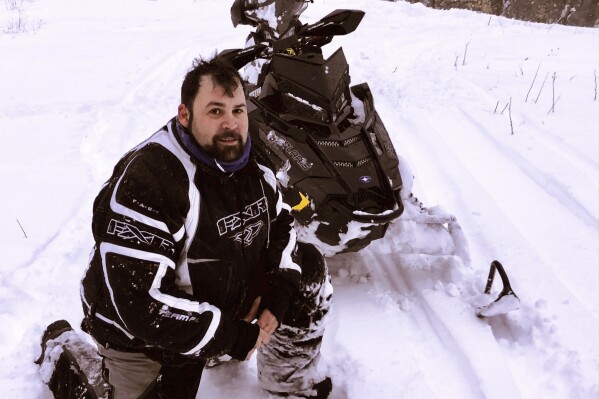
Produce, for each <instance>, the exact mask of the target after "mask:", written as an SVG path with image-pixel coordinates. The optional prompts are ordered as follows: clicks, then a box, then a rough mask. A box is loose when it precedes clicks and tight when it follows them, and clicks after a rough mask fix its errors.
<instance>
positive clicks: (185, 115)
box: [177, 104, 189, 129]
mask: <svg viewBox="0 0 599 399" xmlns="http://www.w3.org/2000/svg"><path fill="white" fill-rule="evenodd" d="M177 116H178V117H179V123H180V124H181V125H183V127H184V128H186V129H189V110H188V109H187V107H186V106H185V104H179V108H178V109H177Z"/></svg>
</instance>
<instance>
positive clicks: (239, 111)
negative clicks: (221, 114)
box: [233, 108, 245, 114]
mask: <svg viewBox="0 0 599 399" xmlns="http://www.w3.org/2000/svg"><path fill="white" fill-rule="evenodd" d="M233 112H235V113H236V114H243V113H244V112H245V109H243V108H236V109H234V110H233Z"/></svg>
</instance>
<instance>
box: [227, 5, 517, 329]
mask: <svg viewBox="0 0 599 399" xmlns="http://www.w3.org/2000/svg"><path fill="white" fill-rule="evenodd" d="M310 2H312V1H311V0H310ZM307 6H308V1H300V0H236V1H235V2H234V4H233V6H232V8H231V18H232V22H233V25H234V26H237V25H239V24H245V25H251V26H253V27H255V28H256V30H255V31H254V32H251V33H250V35H249V37H248V40H247V42H246V48H244V49H234V50H224V51H222V52H221V53H220V54H219V56H220V57H223V58H224V59H226V60H227V61H229V62H231V63H232V64H233V66H234V67H235V68H237V69H241V68H245V70H244V74H245V77H246V79H247V81H248V84H247V87H246V88H247V92H248V112H249V114H248V117H249V122H250V134H251V139H252V146H253V148H254V149H255V153H256V155H257V156H258V157H259V158H260V160H261V161H262V162H264V163H266V164H268V165H269V166H271V168H273V170H276V171H278V173H277V178H278V180H279V183H280V184H281V186H282V191H283V195H284V197H285V199H286V202H287V203H289V204H292V205H294V206H293V208H292V210H293V212H292V213H293V215H294V216H295V218H296V220H297V221H298V222H299V223H300V225H301V226H300V228H299V229H298V230H299V237H300V239H303V240H308V241H310V242H312V243H313V244H315V245H316V246H317V247H318V248H319V249H320V250H321V251H322V252H323V253H324V254H325V255H326V256H333V255H335V254H338V253H343V252H356V251H359V250H360V249H362V248H364V247H366V246H367V245H369V244H370V243H371V242H372V241H373V240H377V239H380V238H382V237H383V236H384V235H385V232H386V230H387V227H388V226H389V224H390V223H391V222H393V221H394V220H396V219H397V218H399V217H400V216H401V215H402V213H403V212H404V203H405V206H407V207H409V208H410V211H409V212H407V213H408V215H406V216H407V217H405V218H404V219H413V220H416V219H417V220H419V221H420V222H421V223H422V224H423V225H429V226H430V225H437V226H443V225H445V226H448V227H447V228H446V230H447V231H449V234H450V235H456V237H454V240H455V241H456V243H463V244H462V246H463V247H465V245H466V244H465V242H466V240H465V237H462V234H461V228H460V227H459V224H458V223H457V220H456V218H455V217H454V216H452V215H449V214H447V213H445V212H444V211H442V212H441V214H439V213H438V209H435V210H434V211H432V212H431V211H430V210H429V209H427V208H426V207H424V206H423V205H422V203H420V202H419V201H418V199H417V198H416V197H414V196H413V194H412V193H411V185H412V182H411V180H412V175H411V170H410V169H409V166H407V165H406V164H405V161H404V160H403V159H402V158H401V157H400V156H399V155H398V154H397V153H396V151H395V149H394V147H393V143H392V141H391V138H390V136H389V134H388V132H387V129H386V128H385V126H384V124H383V122H382V120H381V118H380V116H379V114H378V113H377V111H376V109H375V107H374V101H373V96H372V93H371V91H370V89H369V87H368V84H367V83H361V84H357V85H353V86H350V81H351V78H350V75H349V66H348V64H347V60H346V59H345V56H344V54H343V49H342V48H338V49H337V50H336V51H334V52H333V53H332V54H331V55H330V56H329V57H328V58H325V57H324V56H323V51H322V48H323V46H325V45H326V44H329V43H331V41H332V40H333V38H334V37H335V36H338V35H346V34H349V33H352V32H354V31H355V30H356V28H357V27H358V25H359V24H360V22H361V21H362V18H363V17H364V15H365V13H364V12H363V11H360V10H347V9H338V10H335V11H333V12H331V13H330V14H328V15H326V16H325V17H324V18H322V19H320V20H319V21H317V22H315V23H313V24H302V23H301V22H300V20H299V16H300V15H301V14H302V13H303V11H304V10H305V9H306V7H307ZM435 208H438V207H435ZM414 209H415V211H414ZM414 213H415V217H411V216H410V214H412V215H414ZM423 221H424V222H423ZM450 225H451V226H450ZM352 227H357V228H358V229H360V230H361V234H356V233H355V231H353V232H352V234H347V233H348V231H349V229H350V228H352ZM354 230H355V229H354ZM346 235H347V236H348V237H349V239H345V238H344V237H345V236H346ZM456 246H457V247H460V244H457V245H456ZM457 252H461V253H460V257H461V258H462V260H463V262H464V264H469V261H470V260H469V255H468V253H467V249H466V248H461V250H458V251H457ZM496 271H498V272H499V274H500V276H501V281H502V284H503V289H502V291H501V292H500V293H499V295H498V296H497V298H496V299H495V301H493V302H491V303H490V304H487V305H485V306H481V307H479V308H478V310H477V311H476V315H477V316H478V317H481V318H483V317H487V316H493V315H496V314H501V313H506V312H508V311H509V310H513V309H517V308H518V305H519V299H518V297H517V295H516V294H515V293H514V292H513V290H512V288H511V285H510V282H509V279H508V277H507V274H506V272H505V269H504V268H503V266H502V265H501V263H499V262H498V261H496V260H495V261H493V262H492V263H491V267H490V270H489V277H488V279H487V285H486V288H485V291H484V293H485V294H487V295H488V294H490V292H491V287H492V284H493V280H494V276H495V273H496Z"/></svg>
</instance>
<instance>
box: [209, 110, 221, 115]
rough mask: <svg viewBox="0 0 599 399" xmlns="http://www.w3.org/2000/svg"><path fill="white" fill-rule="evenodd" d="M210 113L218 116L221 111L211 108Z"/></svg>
mask: <svg viewBox="0 0 599 399" xmlns="http://www.w3.org/2000/svg"><path fill="white" fill-rule="evenodd" d="M210 113H211V114H213V115H220V114H221V110H220V109H218V108H212V109H211V110H210Z"/></svg>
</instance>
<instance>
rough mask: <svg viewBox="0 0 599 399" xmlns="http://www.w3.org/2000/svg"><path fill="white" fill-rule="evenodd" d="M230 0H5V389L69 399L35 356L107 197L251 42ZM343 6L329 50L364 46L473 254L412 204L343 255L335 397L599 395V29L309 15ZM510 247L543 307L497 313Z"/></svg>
mask: <svg viewBox="0 0 599 399" xmlns="http://www.w3.org/2000/svg"><path fill="white" fill-rule="evenodd" d="M12 4H15V5H16V6H18V7H19V8H20V11H19V10H17V9H11V8H12V7H11V5H12ZM229 6H230V2H228V1H223V0H195V1H191V0H185V1H184V0H173V1H168V2H167V1H165V0H157V1H148V0H129V1H127V2H121V1H116V0H105V1H90V0H84V1H75V0H51V1H50V0H49V1H29V0H17V1H11V0H4V5H0V29H2V31H3V32H2V33H0V54H1V59H2V61H1V62H0V185H1V186H2V187H3V189H2V195H1V197H0V205H1V209H2V210H1V211H0V226H2V229H1V230H0V255H1V256H0V259H1V261H0V262H1V263H0V396H1V397H3V398H50V397H51V394H50V392H49V391H48V390H47V388H46V387H45V386H44V385H43V384H42V383H41V382H40V378H39V376H38V374H37V373H38V371H37V369H36V367H35V366H34V364H33V360H34V359H35V358H36V357H37V356H38V354H39V348H38V341H39V337H40V334H41V332H42V331H43V329H44V328H45V326H46V325H47V324H48V323H49V322H51V321H54V320H55V319H59V318H66V319H68V320H69V321H70V322H71V324H72V325H74V326H78V324H79V322H80V320H81V317H82V312H81V307H80V303H79V292H78V291H79V280H80V277H81V276H82V273H83V270H84V268H85V267H86V262H87V257H88V254H89V252H90V250H91V247H92V240H91V231H90V217H91V212H90V211H91V204H92V201H93V199H94V197H95V195H96V193H97V191H98V189H99V187H100V186H101V184H102V183H103V181H104V180H105V179H106V178H107V177H108V176H109V174H110V172H111V169H112V167H113V165H114V164H115V162H116V161H117V160H118V158H119V157H120V156H121V155H122V154H123V153H124V152H125V151H127V150H128V149H129V148H130V147H132V146H133V145H134V144H136V143H138V142H140V141H141V140H143V139H144V138H146V137H147V136H148V135H149V134H150V133H152V132H153V131H155V130H156V129H157V128H159V127H161V126H162V125H163V124H164V123H165V122H166V121H167V120H168V119H169V118H170V117H171V116H173V115H174V113H175V112H176V107H177V105H178V103H179V100H178V96H179V94H178V91H179V87H180V83H181V80H182V77H183V74H184V73H185V71H186V70H187V68H188V67H189V66H190V64H191V60H192V59H193V58H194V57H195V56H197V55H199V54H201V55H204V56H209V55H211V54H212V53H213V52H214V51H215V50H216V49H218V50H222V49H225V48H236V47H241V46H243V44H244V42H245V36H246V34H247V33H248V31H249V28H246V27H239V28H237V29H234V28H233V27H232V25H231V23H230V19H229ZM336 8H355V9H362V10H364V11H366V16H365V18H364V20H363V21H362V24H361V25H360V26H359V27H358V29H357V30H356V32H354V33H352V34H351V35H348V36H345V37H339V38H336V39H335V40H334V41H333V43H332V44H330V45H329V46H328V50H327V51H328V52H331V51H332V50H334V49H336V48H337V47H338V46H339V45H343V48H344V50H345V53H346V56H347V58H348V61H349V65H350V73H351V76H352V80H353V82H354V83H359V82H363V81H367V82H368V83H369V84H370V86H371V88H372V90H373V93H374V97H375V104H376V106H377V109H378V110H379V112H380V114H381V116H382V118H383V120H384V122H385V124H386V126H387V128H388V130H389V131H390V133H391V135H392V137H393V140H394V144H395V147H396V150H397V152H398V153H400V154H401V155H402V156H403V157H404V158H405V159H406V160H407V161H408V163H409V165H410V167H411V168H412V171H413V173H414V175H415V180H414V190H413V191H414V193H415V194H416V195H417V196H418V198H419V199H420V200H422V201H423V202H424V204H425V205H426V206H433V205H436V204H440V205H442V207H443V208H444V209H446V210H447V211H448V212H449V213H451V214H453V215H455V216H456V217H457V220H458V221H459V223H460V225H461V227H462V230H463V233H464V234H465V236H466V238H467V239H468V242H469V252H468V253H467V254H463V253H462V254H459V253H458V254H456V248H455V247H454V244H455V242H454V240H453V239H452V236H451V235H450V234H449V233H448V230H447V229H446V227H443V226H439V225H423V224H421V223H419V222H418V221H419V219H418V217H419V216H418V214H416V213H414V212H412V211H413V210H411V208H410V207H408V210H407V211H406V213H405V215H404V216H402V218H401V219H400V220H398V221H397V222H396V223H394V224H393V225H392V226H391V227H390V228H389V231H388V233H387V235H386V237H385V238H384V239H382V240H379V241H377V242H375V243H373V244H372V245H370V246H369V247H367V248H366V249H364V250H362V251H361V252H359V253H357V254H343V255H337V256H335V257H332V258H329V260H328V262H329V267H330V270H331V273H332V275H333V283H334V286H335V290H336V291H335V297H334V310H333V313H332V317H331V320H330V323H329V329H328V331H327V336H326V338H325V343H324V346H323V352H324V354H325V356H326V357H327V359H328V362H329V365H330V372H331V375H332V377H333V380H334V384H335V388H334V391H333V395H332V398H334V399H335V398H336V399H340V398H365V397H367V398H399V397H401V398H416V399H428V398H460V399H465V398H466V399H467V398H510V399H511V398H517V397H522V398H531V399H533V398H548V399H553V398H555V399H558V398H559V399H561V398H597V397H598V395H599V367H598V359H599V357H598V355H599V351H598V338H599V337H598V324H597V317H598V305H599V300H598V299H599V298H598V293H599V289H598V285H599V274H598V273H599V272H598V270H599V234H598V217H599V215H598V214H599V167H598V166H599V165H598V160H599V108H598V102H597V99H596V96H597V93H596V92H597V78H596V74H597V69H598V68H599V62H598V61H599V59H598V58H599V35H598V31H597V29H591V28H573V27H565V26H559V25H544V24H533V23H527V22H520V21H514V20H508V19H505V18H498V17H495V16H492V17H490V16H488V15H482V14H476V13H472V12H467V11H463V10H449V11H439V10H431V9H427V8H424V7H423V6H421V5H417V4H416V5H410V4H407V3H403V2H387V1H374V0H317V1H316V2H315V3H314V4H312V5H310V6H309V8H308V10H307V11H306V12H305V14H304V18H303V20H304V22H314V21H316V20H317V19H319V18H320V17H322V16H324V15H325V14H327V13H328V12H330V11H332V10H334V9H336ZM11 30H12V31H15V30H21V31H23V30H24V32H20V33H10V32H7V31H11ZM433 209H434V210H436V211H437V212H440V213H442V212H443V211H442V209H440V208H433ZM454 230H458V231H457V232H456V231H454V233H456V234H457V233H459V229H454ZM458 236H459V234H458ZM460 248H461V247H460ZM458 249H459V248H458ZM457 255H461V257H460V256H457ZM468 257H470V258H471V261H470V266H468V262H467V258H468ZM493 259H498V260H500V261H501V262H502V263H503V264H504V265H505V266H506V268H507V269H508V272H509V275H510V278H511V280H512V286H513V288H514V290H515V291H516V293H517V294H518V295H519V297H520V300H521V308H520V310H517V311H514V312H512V313H510V314H509V315H507V316H496V317H493V318H488V319H486V320H481V319H478V318H476V317H475V316H474V312H475V310H476V305H477V304H480V303H482V302H483V301H484V300H486V301H487V302H488V301H489V299H488V298H484V296H482V295H481V294H480V292H481V291H482V289H483V287H484V283H485V279H486V274H487V271H488V267H489V264H490V262H491V261H492V260H493ZM496 287H497V286H496ZM496 291H497V288H495V292H494V293H495V294H496V293H497V292H496ZM255 372H256V367H255V360H251V361H249V362H246V363H231V364H227V365H224V366H222V367H217V368H214V369H210V370H207V371H206V372H205V375H204V378H203V383H202V386H201V387H200V392H199V395H198V397H202V398H232V397H235V398H248V399H249V398H261V397H265V396H266V395H265V394H264V393H262V392H261V391H260V389H259V388H258V386H257V383H256V379H255Z"/></svg>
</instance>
